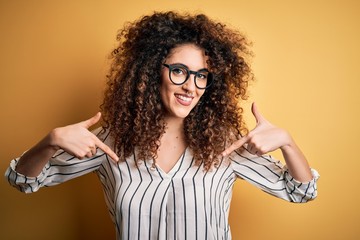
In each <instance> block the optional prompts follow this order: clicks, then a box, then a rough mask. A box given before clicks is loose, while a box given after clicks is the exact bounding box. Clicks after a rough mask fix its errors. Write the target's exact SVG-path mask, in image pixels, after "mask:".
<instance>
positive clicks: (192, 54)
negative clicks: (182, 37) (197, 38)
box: [166, 44, 208, 69]
mask: <svg viewBox="0 0 360 240" xmlns="http://www.w3.org/2000/svg"><path fill="white" fill-rule="evenodd" d="M207 59H208V57H207V56H206V55H205V51H204V49H202V48H200V47H198V46H196V45H195V44H184V45H180V46H177V47H175V48H173V49H172V50H171V51H170V53H169V55H168V56H167V58H166V63H168V64H175V63H181V64H184V65H186V66H188V67H189V68H190V69H201V68H206V67H207Z"/></svg>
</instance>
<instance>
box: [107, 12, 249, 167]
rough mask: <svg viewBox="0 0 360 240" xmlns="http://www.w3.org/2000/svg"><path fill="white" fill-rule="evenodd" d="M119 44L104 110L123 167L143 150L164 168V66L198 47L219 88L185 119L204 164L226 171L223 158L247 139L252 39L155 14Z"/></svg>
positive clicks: (206, 23) (192, 18)
mask: <svg viewBox="0 0 360 240" xmlns="http://www.w3.org/2000/svg"><path fill="white" fill-rule="evenodd" d="M117 40H118V42H119V45H118V47H117V48H116V49H115V50H114V51H113V52H112V65H111V67H110V71H109V74H108V75H107V79H108V80H107V88H106V90H105V94H104V101H103V103H102V105H101V110H102V112H103V120H104V123H105V124H104V129H109V130H110V133H111V135H112V137H113V138H114V145H115V150H116V152H117V154H118V155H119V157H120V159H121V160H124V159H125V158H127V157H129V156H130V155H132V154H133V153H134V150H135V148H136V151H137V161H141V160H145V159H149V158H153V159H154V160H155V161H156V157H157V150H158V148H159V146H160V138H161V136H162V134H163V133H164V131H165V127H166V123H165V122H164V120H163V119H164V114H165V108H164V106H163V104H162V101H161V98H160V92H159V89H160V81H161V75H160V74H161V71H160V69H161V65H162V63H163V62H164V60H165V59H166V57H167V56H168V55H169V53H170V52H171V50H172V49H173V48H175V47H177V46H180V45H183V44H189V43H190V44H194V45H196V46H198V47H200V48H201V49H203V50H204V51H205V55H207V56H208V62H207V64H208V67H209V69H210V71H211V72H212V73H213V75H214V82H213V84H212V85H211V86H210V87H209V88H208V89H206V91H205V93H204V94H203V96H202V97H201V99H200V101H199V102H198V104H197V105H196V106H195V107H194V108H193V109H192V111H191V112H190V114H189V115H188V116H187V117H186V118H185V120H184V133H185V139H186V143H187V145H188V147H189V148H190V149H191V150H192V152H193V155H194V158H195V161H196V163H197V164H204V168H205V170H209V169H211V167H212V166H215V167H216V166H218V165H219V162H220V159H219V158H218V157H217V156H219V155H220V154H221V152H222V151H224V149H225V147H226V146H227V145H229V144H231V143H232V142H233V141H235V140H236V139H237V138H238V137H239V136H241V135H243V134H245V133H246V132H247V129H246V126H245V124H244V121H243V109H242V108H241V106H240V100H245V99H247V97H248V96H247V88H248V83H249V81H250V80H252V79H253V74H252V72H251V69H250V66H249V57H250V56H251V55H252V52H251V51H250V50H249V46H250V43H249V41H248V40H247V39H246V37H245V36H244V35H242V34H240V33H239V32H238V31H236V30H232V29H229V28H227V27H226V25H225V24H222V23H219V22H215V21H213V20H211V19H209V18H208V17H207V16H205V15H203V14H198V15H191V14H179V13H176V12H155V13H154V14H152V15H149V16H144V17H142V18H141V19H140V20H138V21H135V22H132V23H127V24H126V25H125V27H124V28H123V29H122V30H121V31H119V33H118V35H117Z"/></svg>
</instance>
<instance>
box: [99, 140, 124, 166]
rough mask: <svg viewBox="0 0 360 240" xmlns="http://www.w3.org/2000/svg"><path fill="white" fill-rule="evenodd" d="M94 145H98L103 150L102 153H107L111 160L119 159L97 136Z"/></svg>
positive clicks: (116, 160)
mask: <svg viewBox="0 0 360 240" xmlns="http://www.w3.org/2000/svg"><path fill="white" fill-rule="evenodd" d="M95 145H96V146H98V147H99V148H100V149H101V150H103V152H104V153H106V154H107V155H109V156H110V158H111V159H112V160H114V161H115V162H118V161H119V157H118V156H117V155H116V153H115V152H114V151H113V150H111V148H110V147H109V146H108V145H106V144H105V143H103V142H102V141H101V140H100V139H98V138H97V137H96V139H95Z"/></svg>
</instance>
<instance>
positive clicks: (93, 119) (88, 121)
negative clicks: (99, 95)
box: [81, 112, 101, 128]
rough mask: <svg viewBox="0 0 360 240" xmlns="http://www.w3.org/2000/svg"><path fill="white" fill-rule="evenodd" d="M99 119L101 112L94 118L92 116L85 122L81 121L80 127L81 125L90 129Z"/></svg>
mask: <svg viewBox="0 0 360 240" xmlns="http://www.w3.org/2000/svg"><path fill="white" fill-rule="evenodd" d="M100 118H101V112H98V113H96V114H95V116H93V117H91V118H89V119H87V120H85V121H83V122H81V123H82V125H83V126H84V127H86V128H89V127H91V126H92V125H94V124H96V123H97V122H99V120H100Z"/></svg>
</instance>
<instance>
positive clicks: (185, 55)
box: [160, 44, 207, 119]
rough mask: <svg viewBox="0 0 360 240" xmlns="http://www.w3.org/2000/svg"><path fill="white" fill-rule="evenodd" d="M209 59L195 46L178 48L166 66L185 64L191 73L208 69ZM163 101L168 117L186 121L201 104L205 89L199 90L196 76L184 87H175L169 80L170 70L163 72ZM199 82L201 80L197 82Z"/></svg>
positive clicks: (168, 58) (164, 69) (165, 69)
mask: <svg viewBox="0 0 360 240" xmlns="http://www.w3.org/2000/svg"><path fill="white" fill-rule="evenodd" d="M206 60H207V57H206V56H205V52H204V50H203V49H201V48H199V47H197V46H195V45H194V44H186V45H181V46H178V47H176V48H174V49H172V51H171V52H170V54H169V56H168V57H167V58H166V60H165V62H164V63H165V64H169V65H171V64H183V65H185V66H187V67H188V69H189V70H191V71H199V70H201V69H206V68H207V64H206ZM161 71H162V72H161V87H160V95H161V100H162V102H163V104H164V106H165V108H166V110H167V114H166V115H167V117H175V118H182V119H184V118H185V117H186V116H187V115H188V114H189V113H190V111H191V110H192V109H193V108H194V107H195V106H196V104H197V103H198V102H199V100H200V98H201V96H202V95H203V94H204V92H205V89H198V88H197V87H196V85H195V82H194V77H195V75H194V74H190V77H189V79H188V80H187V81H186V82H185V83H184V84H182V85H175V84H174V83H172V82H171V80H170V78H169V68H167V67H162V70H161ZM197 81H199V80H197Z"/></svg>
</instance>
